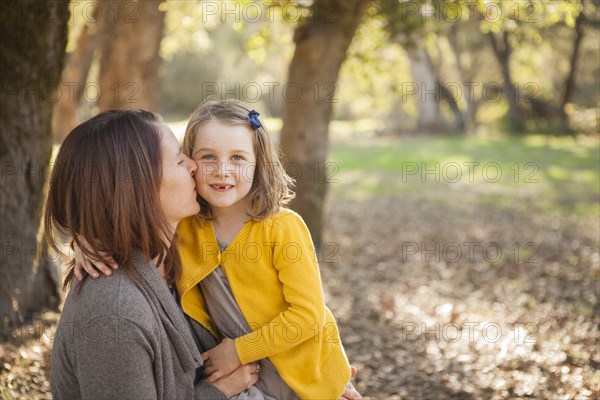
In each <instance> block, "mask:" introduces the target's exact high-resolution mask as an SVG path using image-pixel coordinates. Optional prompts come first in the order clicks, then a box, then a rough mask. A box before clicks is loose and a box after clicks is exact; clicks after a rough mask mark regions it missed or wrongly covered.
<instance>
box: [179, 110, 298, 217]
mask: <svg viewBox="0 0 600 400" xmlns="http://www.w3.org/2000/svg"><path fill="white" fill-rule="evenodd" d="M250 111H251V110H250V109H249V108H248V107H246V106H245V105H244V104H242V103H241V102H239V101H237V100H225V101H215V100H207V101H205V102H204V103H202V104H200V105H199V106H198V108H196V110H195V111H194V112H193V113H192V115H191V117H190V121H189V122H188V125H187V128H186V130H185V136H184V138H183V152H184V153H185V155H187V156H188V157H190V158H192V159H193V157H192V155H193V152H194V149H193V146H194V141H195V140H196V135H197V134H198V131H199V130H200V128H201V127H202V125H204V124H206V123H207V122H209V121H213V120H216V121H219V122H223V123H226V124H230V125H244V126H247V127H248V129H250V130H251V131H253V133H254V134H253V136H252V144H253V147H254V154H255V156H256V168H255V170H254V181H253V183H252V188H251V189H250V192H249V193H248V200H247V203H246V212H247V213H248V215H249V216H250V217H251V218H252V219H254V220H257V221H259V220H262V219H265V218H268V217H270V216H271V215H274V214H276V213H277V212H278V211H279V209H280V208H281V207H282V206H284V205H286V204H288V203H289V202H290V201H291V200H292V199H293V198H294V192H292V190H291V186H292V185H293V179H292V178H290V177H289V176H288V174H287V173H286V172H285V170H284V168H283V165H282V164H281V162H280V161H279V157H278V155H277V153H276V151H275V150H274V148H273V145H272V144H271V140H270V137H269V133H268V132H267V129H266V128H265V126H264V124H262V123H261V126H260V127H258V128H254V127H253V126H252V124H251V123H250V122H249V121H248V117H249V113H250ZM198 202H199V203H200V213H199V214H198V215H199V217H200V218H203V219H209V220H210V219H213V215H212V211H211V209H210V205H209V204H208V203H207V202H206V200H204V199H203V198H202V197H200V196H198Z"/></svg>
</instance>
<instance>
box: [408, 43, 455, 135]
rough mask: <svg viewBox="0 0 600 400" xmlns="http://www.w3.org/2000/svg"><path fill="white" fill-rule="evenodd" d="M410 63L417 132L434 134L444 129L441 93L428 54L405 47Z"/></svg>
mask: <svg viewBox="0 0 600 400" xmlns="http://www.w3.org/2000/svg"><path fill="white" fill-rule="evenodd" d="M405 50H406V54H407V55H408V60H409V62H410V73H411V75H412V78H413V80H414V82H412V84H413V85H415V86H414V87H413V88H412V89H411V91H416V94H415V101H416V102H417V108H418V110H419V116H418V118H417V131H418V132H428V133H435V132H440V131H442V130H444V129H445V128H446V121H445V120H444V116H443V115H442V110H441V107H440V103H441V91H440V90H439V89H440V87H439V86H438V78H437V75H436V73H435V70H434V68H433V64H432V62H431V58H430V57H429V53H427V50H426V49H424V48H414V47H405Z"/></svg>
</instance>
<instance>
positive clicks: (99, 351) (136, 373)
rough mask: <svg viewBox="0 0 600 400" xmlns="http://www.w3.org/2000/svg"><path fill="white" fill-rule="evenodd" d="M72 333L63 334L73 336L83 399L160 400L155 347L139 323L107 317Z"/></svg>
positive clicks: (76, 368)
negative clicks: (157, 386)
mask: <svg viewBox="0 0 600 400" xmlns="http://www.w3.org/2000/svg"><path fill="white" fill-rule="evenodd" d="M64 328H66V327H64V326H63V329H64ZM71 328H72V329H71ZM69 330H70V331H71V332H66V331H63V332H62V334H69V333H71V334H72V335H73V336H72V337H73V339H74V342H73V346H74V347H73V354H74V357H73V361H72V362H73V368H74V370H75V371H76V373H77V378H78V383H79V389H80V391H81V397H82V398H84V399H92V398H93V399H107V398H112V399H116V398H120V399H126V398H132V399H133V398H139V399H142V398H143V399H156V398H157V390H156V384H155V382H154V366H153V363H152V360H153V358H154V354H153V350H152V346H151V343H150V340H149V338H148V337H147V335H146V334H145V332H144V331H143V330H142V329H141V328H140V327H139V326H138V325H137V324H136V323H134V322H133V321H130V320H129V319H127V318H123V317H121V316H118V315H107V316H102V317H99V318H96V319H94V320H92V321H90V322H88V323H87V324H85V326H80V325H78V324H73V326H71V327H69ZM66 344H67V345H68V344H69V342H68V340H67V341H66ZM157 356H158V355H157Z"/></svg>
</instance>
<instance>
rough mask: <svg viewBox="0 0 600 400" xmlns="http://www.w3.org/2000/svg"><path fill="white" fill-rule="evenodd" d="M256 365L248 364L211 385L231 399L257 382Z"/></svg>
mask: <svg viewBox="0 0 600 400" xmlns="http://www.w3.org/2000/svg"><path fill="white" fill-rule="evenodd" d="M257 370H258V364H256V363H250V364H246V365H241V366H239V367H238V368H237V369H236V370H235V371H233V372H232V373H231V374H229V375H227V376H224V377H222V378H219V379H217V380H216V381H214V382H213V385H215V386H216V387H217V389H219V390H220V391H221V392H223V393H224V394H225V395H226V396H227V397H233V396H235V395H237V394H239V393H241V392H243V391H244V390H246V389H249V388H250V386H252V385H254V384H255V383H256V382H257V381H258V373H257V372H256V371H257Z"/></svg>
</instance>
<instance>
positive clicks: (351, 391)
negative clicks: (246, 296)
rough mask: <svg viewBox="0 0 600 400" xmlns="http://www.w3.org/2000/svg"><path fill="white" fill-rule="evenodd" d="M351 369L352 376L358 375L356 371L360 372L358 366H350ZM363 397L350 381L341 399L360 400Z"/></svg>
mask: <svg viewBox="0 0 600 400" xmlns="http://www.w3.org/2000/svg"><path fill="white" fill-rule="evenodd" d="M350 370H351V378H354V377H355V376H356V373H357V372H358V369H356V367H352V366H351V367H350ZM360 399H362V396H361V395H360V393H358V391H357V390H356V389H355V388H354V385H353V384H352V383H348V386H346V390H344V393H342V398H341V399H340V400H360Z"/></svg>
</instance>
